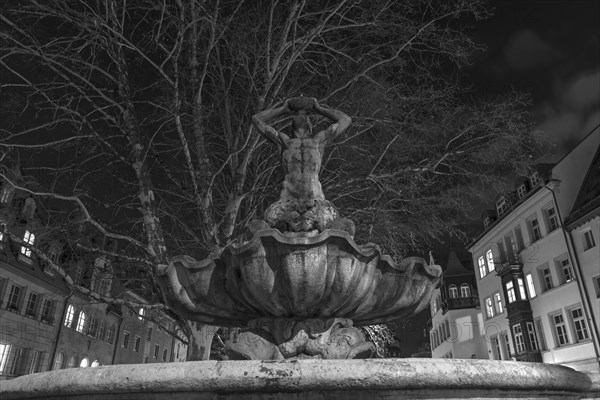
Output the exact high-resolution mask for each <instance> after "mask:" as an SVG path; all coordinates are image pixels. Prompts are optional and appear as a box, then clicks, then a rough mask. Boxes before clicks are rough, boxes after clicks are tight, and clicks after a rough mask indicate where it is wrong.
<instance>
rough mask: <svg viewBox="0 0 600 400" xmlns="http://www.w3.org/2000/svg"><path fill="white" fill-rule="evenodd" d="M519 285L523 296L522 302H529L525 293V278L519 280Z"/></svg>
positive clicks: (520, 293)
mask: <svg viewBox="0 0 600 400" xmlns="http://www.w3.org/2000/svg"><path fill="white" fill-rule="evenodd" d="M517 285H518V286H519V295H520V296H521V300H527V293H525V283H524V282H523V278H517Z"/></svg>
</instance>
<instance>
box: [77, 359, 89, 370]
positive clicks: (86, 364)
mask: <svg viewBox="0 0 600 400" xmlns="http://www.w3.org/2000/svg"><path fill="white" fill-rule="evenodd" d="M79 366H80V367H81V368H87V367H89V366H90V360H88V359H87V357H86V358H84V359H83V360H81V362H80V363H79Z"/></svg>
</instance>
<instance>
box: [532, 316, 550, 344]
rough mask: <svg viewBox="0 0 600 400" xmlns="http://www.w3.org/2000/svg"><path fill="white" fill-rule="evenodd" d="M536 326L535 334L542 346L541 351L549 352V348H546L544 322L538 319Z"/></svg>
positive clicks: (535, 322)
mask: <svg viewBox="0 0 600 400" xmlns="http://www.w3.org/2000/svg"><path fill="white" fill-rule="evenodd" d="M534 324H535V333H537V339H538V343H539V346H540V350H548V347H547V346H546V338H545V337H544V327H543V326H542V320H541V319H540V318H536V319H535V321H534Z"/></svg>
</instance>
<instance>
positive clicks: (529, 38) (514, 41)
mask: <svg viewBox="0 0 600 400" xmlns="http://www.w3.org/2000/svg"><path fill="white" fill-rule="evenodd" d="M558 56H559V52H558V50H557V49H556V48H554V47H553V46H552V45H550V44H549V43H548V42H546V41H544V40H543V39H542V38H541V37H540V36H539V35H538V34H537V33H536V32H534V31H532V30H529V29H521V30H519V31H517V32H515V33H514V34H513V35H512V36H511V37H510V39H509V41H508V44H507V45H506V46H505V48H504V60H505V61H506V63H507V64H508V65H509V66H510V67H511V68H514V69H517V70H532V69H536V68H540V67H545V66H547V65H549V64H551V63H552V62H553V61H554V60H556V59H557V58H558Z"/></svg>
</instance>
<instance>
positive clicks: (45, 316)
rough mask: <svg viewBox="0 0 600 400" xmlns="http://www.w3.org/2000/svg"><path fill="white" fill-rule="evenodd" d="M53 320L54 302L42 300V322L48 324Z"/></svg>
mask: <svg viewBox="0 0 600 400" xmlns="http://www.w3.org/2000/svg"><path fill="white" fill-rule="evenodd" d="M53 320H54V301H52V300H49V299H46V300H44V306H43V307H42V321H44V322H47V323H49V324H51V323H52V321H53Z"/></svg>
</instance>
